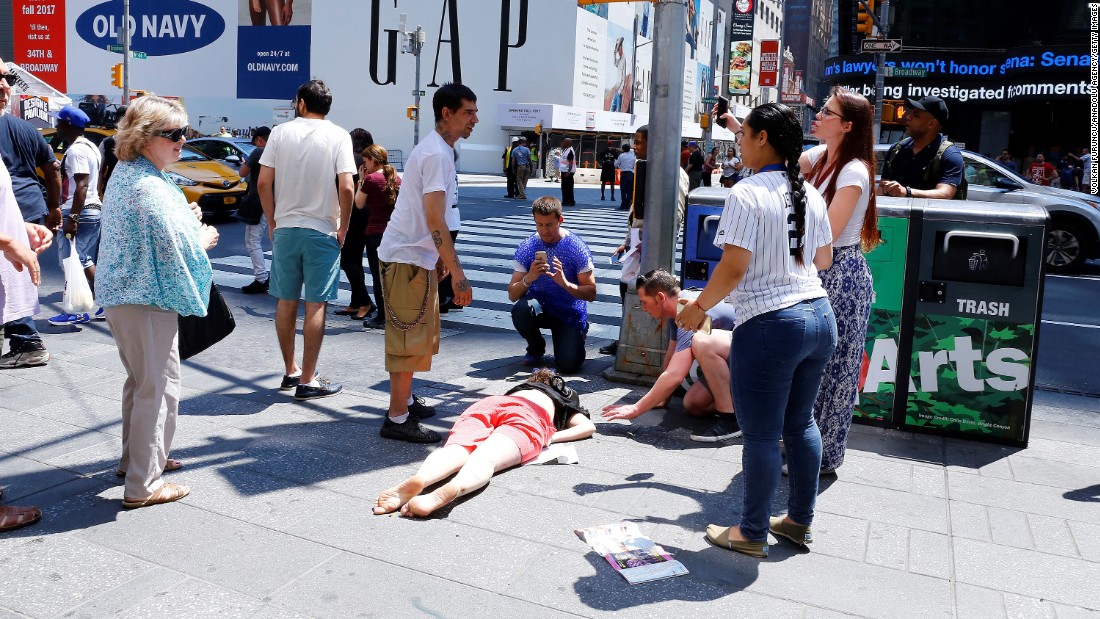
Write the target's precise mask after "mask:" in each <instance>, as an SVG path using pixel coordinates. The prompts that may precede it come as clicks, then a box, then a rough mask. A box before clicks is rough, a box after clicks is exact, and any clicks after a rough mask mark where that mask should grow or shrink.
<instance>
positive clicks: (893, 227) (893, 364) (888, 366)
mask: <svg viewBox="0 0 1100 619" xmlns="http://www.w3.org/2000/svg"><path fill="white" fill-rule="evenodd" d="M765 42H766V41H765ZM776 43H778V42H776ZM777 47H778V45H777ZM878 224H879V232H880V233H881V234H882V241H883V242H882V244H881V245H879V246H878V247H876V248H874V249H873V250H871V251H870V252H869V253H867V255H866V258H867V266H868V267H870V269H871V280H872V281H873V282H874V294H873V295H872V297H871V319H870V321H869V322H868V324H867V345H866V349H865V350H864V353H863V367H862V371H861V372H860V377H859V402H857V403H856V407H855V412H854V413H853V414H854V415H855V417H856V418H858V419H862V420H863V421H865V422H870V423H885V424H889V423H890V422H891V421H892V417H893V408H894V392H895V382H896V380H897V360H898V341H899V340H900V338H901V299H902V291H903V288H904V284H905V252H906V246H907V244H908V243H907V241H908V238H909V219H907V218H905V217H888V216H886V217H879V220H878Z"/></svg>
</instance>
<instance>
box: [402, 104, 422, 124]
mask: <svg viewBox="0 0 1100 619" xmlns="http://www.w3.org/2000/svg"><path fill="white" fill-rule="evenodd" d="M405 116H407V117H408V119H409V120H416V119H417V118H419V117H420V109H419V108H417V107H416V106H415V105H410V106H409V107H407V108H405Z"/></svg>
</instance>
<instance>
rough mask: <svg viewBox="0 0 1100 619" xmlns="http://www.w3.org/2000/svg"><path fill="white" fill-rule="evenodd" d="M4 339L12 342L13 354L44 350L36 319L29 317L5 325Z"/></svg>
mask: <svg viewBox="0 0 1100 619" xmlns="http://www.w3.org/2000/svg"><path fill="white" fill-rule="evenodd" d="M4 337H6V338H8V339H9V340H11V344H10V350H11V351H12V352H23V351H24V350H36V349H39V348H42V336H41V335H40V334H39V333H38V329H36V328H35V326H34V317H33V316H27V317H26V318H19V319H18V320H13V321H11V322H9V323H5V324H4Z"/></svg>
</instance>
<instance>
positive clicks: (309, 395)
mask: <svg viewBox="0 0 1100 619" xmlns="http://www.w3.org/2000/svg"><path fill="white" fill-rule="evenodd" d="M343 390H344V386H343V385H341V384H340V383H331V382H329V380H328V379H327V378H320V377H317V386H316V387H311V386H309V385H303V384H299V385H298V386H297V387H296V388H295V389H294V399H295V400H299V401H301V400H316V399H317V398H327V397H329V396H330V395H336V394H337V393H340V392H341V391H343Z"/></svg>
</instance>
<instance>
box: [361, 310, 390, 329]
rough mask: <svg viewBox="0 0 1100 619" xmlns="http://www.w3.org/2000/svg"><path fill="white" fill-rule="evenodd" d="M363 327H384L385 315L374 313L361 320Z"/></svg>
mask: <svg viewBox="0 0 1100 619" xmlns="http://www.w3.org/2000/svg"><path fill="white" fill-rule="evenodd" d="M363 328H364V329H382V330H383V331H384V330H385V329H386V317H385V316H382V315H381V314H375V315H374V316H372V317H370V318H367V319H365V320H364V321H363Z"/></svg>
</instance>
